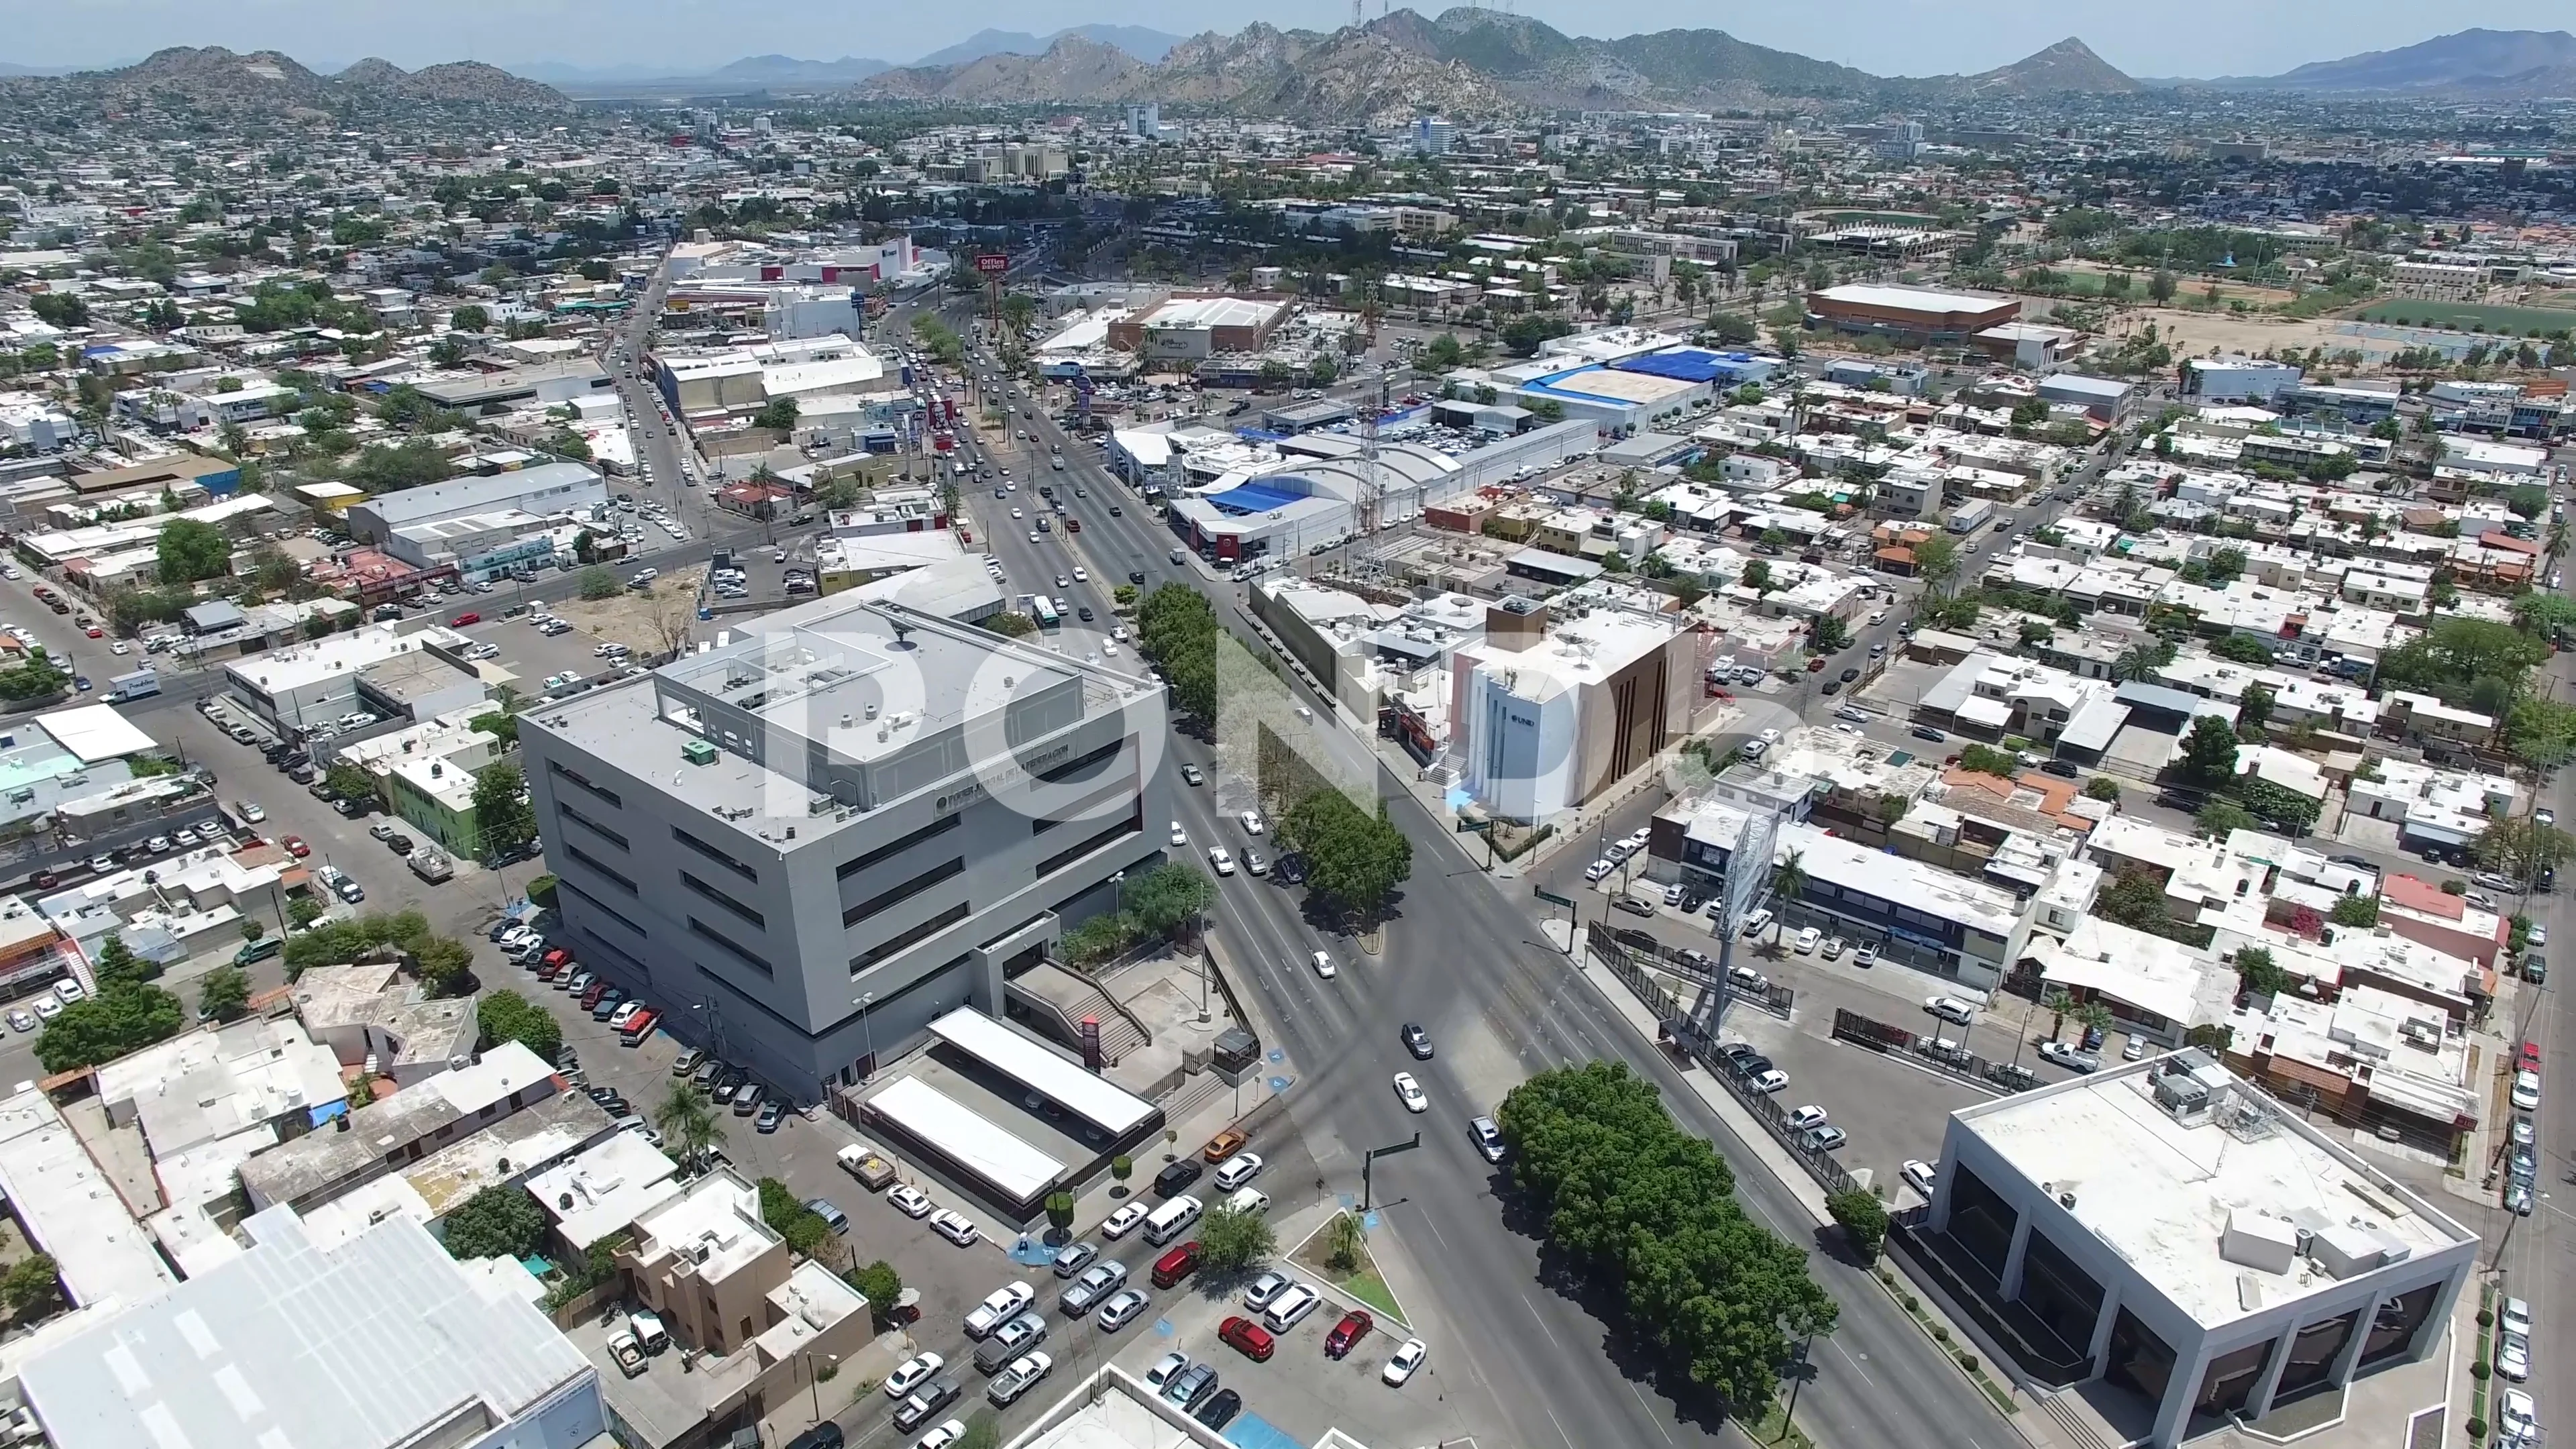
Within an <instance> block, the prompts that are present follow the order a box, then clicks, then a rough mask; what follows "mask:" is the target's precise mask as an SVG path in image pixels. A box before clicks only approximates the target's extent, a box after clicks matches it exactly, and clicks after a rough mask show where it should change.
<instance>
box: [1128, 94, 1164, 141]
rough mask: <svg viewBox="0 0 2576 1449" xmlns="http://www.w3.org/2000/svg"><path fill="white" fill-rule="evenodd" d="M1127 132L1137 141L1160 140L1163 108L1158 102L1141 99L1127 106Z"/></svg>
mask: <svg viewBox="0 0 2576 1449" xmlns="http://www.w3.org/2000/svg"><path fill="white" fill-rule="evenodd" d="M1127 134H1128V135H1130V136H1133V137H1135V138H1136V139H1137V140H1139V141H1154V140H1160V139H1161V138H1162V134H1163V108H1162V106H1161V105H1160V104H1159V103H1158V102H1154V101H1141V102H1139V103H1137V104H1135V105H1132V106H1129V107H1128V108H1127Z"/></svg>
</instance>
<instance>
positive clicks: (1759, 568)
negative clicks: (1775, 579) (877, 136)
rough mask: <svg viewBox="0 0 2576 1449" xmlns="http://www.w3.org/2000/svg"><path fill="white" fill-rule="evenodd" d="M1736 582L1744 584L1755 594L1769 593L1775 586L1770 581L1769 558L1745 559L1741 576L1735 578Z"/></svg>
mask: <svg viewBox="0 0 2576 1449" xmlns="http://www.w3.org/2000/svg"><path fill="white" fill-rule="evenodd" d="M1736 582H1738V583H1740V584H1742V585H1744V586H1745V587H1746V588H1748V589H1751V590H1752V591H1753V592H1754V593H1756V594H1761V595H1767V594H1769V593H1770V592H1771V590H1772V589H1773V588H1774V587H1775V585H1773V584H1772V582H1771V560H1769V559H1767V558H1756V559H1747V560H1746V561H1745V564H1744V573H1743V575H1742V577H1740V578H1738V579H1737V580H1736Z"/></svg>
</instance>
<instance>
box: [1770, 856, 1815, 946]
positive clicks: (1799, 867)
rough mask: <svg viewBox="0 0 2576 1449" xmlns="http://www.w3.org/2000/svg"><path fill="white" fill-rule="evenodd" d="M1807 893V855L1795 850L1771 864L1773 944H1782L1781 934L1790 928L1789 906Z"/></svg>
mask: <svg viewBox="0 0 2576 1449" xmlns="http://www.w3.org/2000/svg"><path fill="white" fill-rule="evenodd" d="M1806 893H1807V853H1806V852H1805V851H1803V850H1793V851H1790V852H1789V853H1787V854H1786V855H1783V856H1781V857H1780V858H1779V859H1778V860H1776V861H1774V862H1772V864H1771V906H1772V911H1773V920H1774V924H1773V926H1772V928H1771V943H1772V944H1773V945H1775V946H1776V945H1778V944H1779V943H1780V933H1781V932H1782V931H1784V930H1786V929H1787V928H1788V924H1789V914H1788V910H1787V908H1788V906H1789V905H1790V904H1792V903H1793V902H1795V901H1797V900H1798V899H1799V898H1801V897H1803V896H1804V895H1806Z"/></svg>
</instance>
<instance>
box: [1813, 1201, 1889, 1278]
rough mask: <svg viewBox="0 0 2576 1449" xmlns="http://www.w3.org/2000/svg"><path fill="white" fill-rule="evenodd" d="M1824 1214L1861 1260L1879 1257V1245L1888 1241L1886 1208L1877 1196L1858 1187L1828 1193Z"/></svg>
mask: <svg viewBox="0 0 2576 1449" xmlns="http://www.w3.org/2000/svg"><path fill="white" fill-rule="evenodd" d="M1825 1212H1826V1213H1827V1215H1829V1216H1831V1217H1832V1218H1833V1220H1834V1222H1835V1224H1836V1225H1837V1226H1839V1227H1840V1228H1841V1229H1842V1230H1843V1237H1844V1239H1845V1240H1846V1241H1848V1242H1849V1243H1850V1244H1851V1245H1852V1250H1853V1251H1854V1252H1857V1253H1859V1254H1860V1255H1861V1257H1862V1259H1863V1260H1868V1259H1874V1258H1876V1257H1877V1256H1878V1249H1879V1245H1880V1244H1882V1243H1884V1242H1886V1241H1887V1204H1885V1203H1883V1202H1880V1201H1879V1200H1878V1196H1877V1194H1875V1193H1873V1192H1871V1191H1869V1190H1868V1189H1867V1188H1860V1187H1850V1188H1845V1189H1843V1190H1842V1191H1840V1192H1833V1193H1827V1194H1826V1195H1825Z"/></svg>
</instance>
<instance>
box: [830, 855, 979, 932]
mask: <svg viewBox="0 0 2576 1449" xmlns="http://www.w3.org/2000/svg"><path fill="white" fill-rule="evenodd" d="M965 873H966V857H964V856H962V855H961V856H957V857H955V858H953V859H950V860H945V861H942V862H940V863H939V864H937V865H934V866H932V867H931V868H930V869H928V870H925V871H923V872H922V873H921V874H919V875H917V876H914V877H913V878H912V879H910V880H908V881H905V882H904V883H903V884H901V885H898V886H892V887H889V888H887V889H885V890H882V891H879V892H877V893H876V894H875V895H873V896H870V897H868V898H867V899H866V900H863V901H861V902H859V903H858V904H857V905H855V906H852V907H850V908H849V909H848V910H846V911H843V912H841V924H842V925H844V926H855V925H857V924H858V923H859V922H861V921H864V920H866V919H867V918H868V917H870V916H873V915H875V914H877V913H878V912H880V911H883V910H885V909H887V908H888V907H891V906H896V905H900V904H902V903H903V902H905V901H908V900H910V899H912V898H913V897H914V896H917V895H919V894H921V893H922V892H923V891H926V890H928V889H930V888H931V887H932V886H935V885H937V884H939V883H940V882H941V881H944V880H953V879H955V878H956V877H958V876H961V875H964V874H965Z"/></svg>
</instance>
